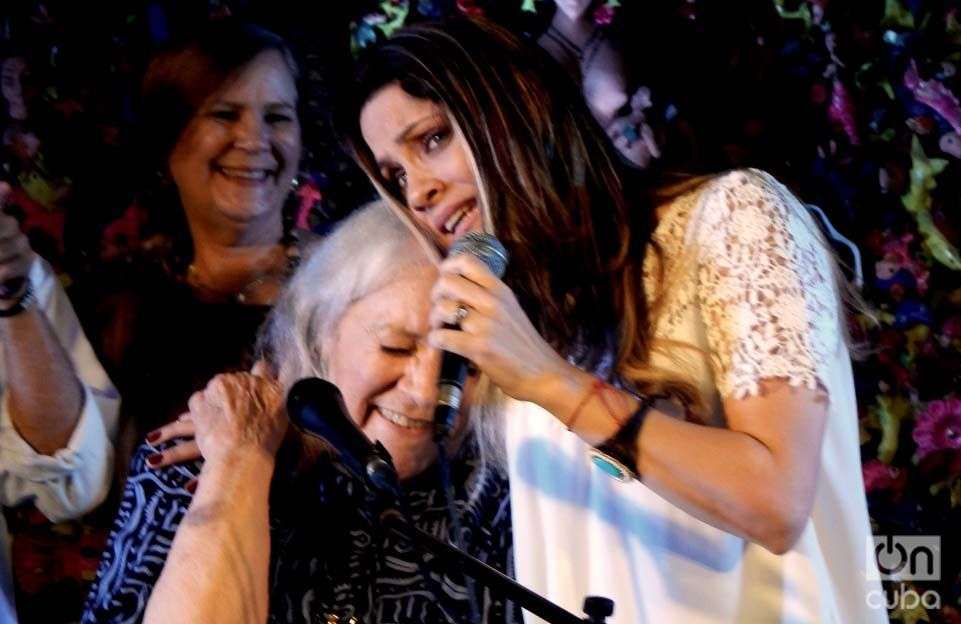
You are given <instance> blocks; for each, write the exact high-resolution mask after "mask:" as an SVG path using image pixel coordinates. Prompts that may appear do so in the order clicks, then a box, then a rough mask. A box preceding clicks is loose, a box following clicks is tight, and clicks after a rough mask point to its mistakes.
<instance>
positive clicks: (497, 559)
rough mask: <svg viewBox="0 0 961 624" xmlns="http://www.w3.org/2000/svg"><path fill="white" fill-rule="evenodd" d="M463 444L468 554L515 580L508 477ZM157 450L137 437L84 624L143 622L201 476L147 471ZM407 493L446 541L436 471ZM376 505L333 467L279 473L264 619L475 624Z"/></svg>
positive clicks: (461, 587)
mask: <svg viewBox="0 0 961 624" xmlns="http://www.w3.org/2000/svg"><path fill="white" fill-rule="evenodd" d="M464 446H465V448H464V451H463V452H462V453H461V456H460V457H458V458H457V459H456V460H454V461H453V462H452V466H451V469H452V477H453V481H454V483H455V484H456V485H455V500H456V503H455V504H456V507H457V509H458V511H459V512H460V518H461V524H462V527H461V528H462V530H463V531H464V533H465V535H466V540H465V543H466V544H467V550H468V551H469V552H470V554H472V555H474V556H475V557H478V558H479V559H481V560H482V561H485V562H486V563H488V564H489V565H491V566H493V567H494V568H497V569H499V570H501V571H502V572H505V573H507V574H509V575H513V574H512V572H513V570H512V567H513V563H512V537H511V522H510V506H509V496H508V487H507V480H506V479H505V478H504V477H503V476H501V475H500V473H499V472H497V471H495V470H493V469H482V468H481V467H480V462H479V461H478V460H477V458H476V454H475V451H474V448H473V446H472V445H469V444H465V445H464ZM156 450H157V449H156V447H153V446H150V445H147V444H145V445H143V446H141V447H140V448H139V449H138V450H137V453H136V454H135V456H134V458H133V461H132V464H131V473H130V476H129V478H128V481H127V484H126V487H125V490H124V496H123V501H122V503H121V505H120V511H119V514H118V516H117V519H116V521H115V523H114V528H113V530H112V532H111V534H110V539H109V540H108V542H107V548H106V550H105V551H104V555H103V560H102V561H101V562H100V568H99V570H98V573H97V579H96V581H95V582H94V585H93V587H92V589H91V592H90V595H89V597H88V598H87V604H86V607H85V610H84V616H83V620H82V622H83V623H84V624H93V623H97V624H106V623H111V624H114V623H115V624H121V623H126V622H139V621H141V620H142V618H143V614H144V610H145V609H146V606H147V601H148V600H149V598H150V593H151V591H152V590H153V587H154V585H155V583H156V582H157V580H158V578H159V576H160V573H161V571H162V569H163V565H164V562H165V561H166V557H167V554H168V553H169V551H170V547H171V544H172V542H173V539H174V533H175V532H176V530H177V527H178V526H179V524H180V522H181V520H182V519H183V517H184V514H185V513H186V511H187V507H188V505H189V504H190V498H191V497H190V494H189V493H188V492H187V491H186V490H185V489H184V485H186V483H187V481H189V480H190V478H191V477H192V476H193V475H195V474H197V473H198V472H199V465H197V464H194V465H180V466H172V467H170V468H167V469H164V470H159V471H155V470H150V469H148V468H147V467H146V463H145V460H146V457H147V456H148V455H150V454H151V453H154V452H156ZM280 463H281V462H278V465H280ZM280 472H281V470H280V469H278V473H280ZM282 482H284V483H282ZM404 488H405V491H406V492H407V494H408V502H409V506H410V513H411V516H412V518H413V520H414V523H415V524H416V525H417V526H418V527H419V528H421V529H423V530H426V531H427V532H429V533H431V534H432V535H434V536H436V537H439V538H441V539H446V537H447V525H448V521H447V518H448V516H447V509H446V506H445V499H444V497H443V495H442V490H441V488H440V485H439V479H438V474H437V471H436V470H435V469H429V470H427V471H425V473H423V474H421V475H419V476H417V477H415V478H414V479H412V480H411V481H410V482H406V483H405V484H404ZM382 506H383V503H381V502H379V501H378V500H377V499H376V498H375V497H374V496H372V495H371V494H369V493H368V492H366V491H365V488H364V487H363V485H362V484H361V483H359V482H357V481H356V480H355V479H354V478H353V477H352V476H351V475H350V474H349V473H347V471H346V470H345V469H344V468H343V466H341V465H340V464H338V463H336V462H331V461H321V462H318V463H317V464H316V465H315V466H313V467H312V468H310V469H309V471H306V472H302V473H301V475H300V476H299V477H298V478H288V479H281V478H280V477H277V476H276V475H275V479H274V485H273V488H272V492H271V501H270V534H271V552H270V555H271V563H270V566H271V568H270V615H269V619H268V621H269V622H271V623H278V624H279V623H292V622H297V623H305V624H307V623H309V624H328V622H351V621H352V620H351V618H356V619H355V620H353V621H356V622H361V623H367V624H373V623H375V622H379V623H384V624H387V623H393V622H418V623H420V622H431V623H435V622H436V623H455V622H456V623H458V624H459V623H462V622H469V621H471V615H470V601H469V599H468V589H467V588H468V584H467V583H466V582H465V579H464V577H463V576H462V575H461V574H459V573H458V572H457V571H450V572H448V573H447V574H443V573H441V570H442V568H440V567H437V566H430V565H428V566H426V567H423V568H422V566H421V565H419V556H420V555H419V551H415V550H413V549H412V547H411V545H410V543H409V542H407V541H406V540H405V539H404V538H402V537H398V536H396V535H395V534H393V533H390V532H388V531H386V530H384V529H383V528H382V527H381V525H380V523H379V522H377V518H378V517H379V514H380V512H381V511H382ZM427 561H428V562H430V561H431V560H430V558H429V555H428V559H427ZM422 569H424V570H430V573H431V576H432V577H433V582H430V583H428V582H425V579H424V577H423V575H422V574H421V570H422ZM435 592H437V593H439V594H440V595H437V596H435ZM475 597H476V604H477V605H478V608H479V610H480V611H481V615H482V620H483V622H487V623H501V622H505V623H513V622H521V621H522V620H521V616H520V613H519V609H517V607H516V606H515V605H513V604H511V603H507V602H505V600H504V599H503V598H502V597H501V596H499V595H492V594H491V593H489V592H488V591H486V590H485V589H483V588H482V587H480V585H479V584H478V585H476V590H475ZM183 599H184V600H189V599H190V597H189V596H184V597H183Z"/></svg>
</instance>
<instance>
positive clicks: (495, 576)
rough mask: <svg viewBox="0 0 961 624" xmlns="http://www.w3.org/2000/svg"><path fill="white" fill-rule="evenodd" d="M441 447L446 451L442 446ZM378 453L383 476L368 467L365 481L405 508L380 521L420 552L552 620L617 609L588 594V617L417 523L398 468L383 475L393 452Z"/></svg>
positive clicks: (573, 622)
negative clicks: (428, 531)
mask: <svg viewBox="0 0 961 624" xmlns="http://www.w3.org/2000/svg"><path fill="white" fill-rule="evenodd" d="M439 450H441V452H443V449H442V448H441V449H439ZM377 454H378V455H380V456H381V457H380V460H381V461H379V462H378V471H377V472H378V473H379V475H380V478H372V477H373V474H374V471H373V470H370V469H368V470H367V471H365V475H366V476H367V479H366V481H367V482H368V483H369V484H370V485H371V486H373V488H374V489H375V490H376V491H378V492H380V493H381V494H386V495H388V496H390V497H391V498H394V499H398V503H399V504H400V506H401V508H402V509H404V510H405V511H404V512H403V513H402V512H401V511H398V510H397V509H388V510H387V511H384V512H383V513H382V514H381V515H380V521H381V523H382V524H384V525H385V526H386V527H387V528H388V529H390V530H391V531H393V532H394V533H395V534H397V535H399V536H401V537H403V538H406V539H408V540H410V541H411V542H412V543H413V544H414V545H415V546H417V547H419V548H420V550H421V552H423V553H430V554H431V555H433V556H435V557H436V558H437V559H438V560H440V561H442V562H443V563H445V564H446V566H447V568H448V569H456V570H460V571H462V572H463V573H465V574H467V575H469V576H471V577H473V578H474V579H475V580H477V581H480V582H481V583H482V584H483V585H485V586H486V587H488V588H490V589H492V590H494V591H498V592H500V593H501V594H502V595H503V596H505V597H506V598H507V599H508V600H510V601H512V602H515V603H517V605H519V606H520V607H521V608H522V609H525V610H527V611H529V612H531V613H533V614H534V615H536V616H537V617H539V618H541V619H542V620H544V621H545V622H548V623H549V624H585V623H587V624H604V623H605V622H606V619H607V618H608V617H609V616H611V615H612V614H613V613H614V601H613V600H611V599H609V598H603V597H600V596H588V597H587V598H585V599H584V613H586V614H587V617H586V618H581V617H578V616H576V615H574V614H573V613H571V612H570V611H568V610H566V609H564V608H562V607H560V606H558V605H556V604H554V603H553V602H551V601H550V600H548V599H547V598H544V597H543V596H541V595H540V594H538V593H537V592H534V591H531V590H530V589H527V588H526V587H524V586H523V585H521V584H520V583H518V582H517V581H515V580H514V579H512V578H511V577H509V576H507V575H506V574H503V573H502V572H500V571H498V570H496V569H494V568H492V567H491V566H489V565H487V564H486V563H484V562H483V561H480V560H479V559H476V558H475V557H472V556H471V555H469V554H467V553H466V552H464V551H462V550H460V549H459V548H457V547H456V546H453V545H451V544H448V543H447V542H444V541H442V540H439V539H437V538H436V537H434V536H433V535H431V534H430V533H427V532H426V531H424V530H422V529H419V528H417V527H416V526H414V524H413V522H411V520H410V517H409V514H407V513H406V505H404V501H403V492H402V491H401V489H400V487H399V484H398V479H397V476H396V472H394V474H393V476H392V477H388V478H384V476H385V475H384V471H385V470H390V471H393V470H394V462H393V461H392V460H391V458H390V454H389V453H388V452H387V449H386V448H384V447H383V446H382V445H380V444H378V445H377Z"/></svg>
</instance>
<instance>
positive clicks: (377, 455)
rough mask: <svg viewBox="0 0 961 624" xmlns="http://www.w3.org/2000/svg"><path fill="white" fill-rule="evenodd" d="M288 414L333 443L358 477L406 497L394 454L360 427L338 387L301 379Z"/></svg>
mask: <svg viewBox="0 0 961 624" xmlns="http://www.w3.org/2000/svg"><path fill="white" fill-rule="evenodd" d="M287 414H288V415H289V416H290V420H291V421H292V422H293V423H294V424H295V425H297V427H299V428H300V429H301V430H303V431H304V432H305V433H307V434H309V435H313V436H315V437H318V438H321V439H323V440H325V441H326V442H327V443H328V444H329V445H330V446H332V447H333V448H334V450H336V451H337V453H338V455H339V457H340V460H341V462H342V463H343V464H344V466H345V467H346V468H347V469H348V470H349V471H350V472H351V474H353V475H354V476H355V477H357V478H358V479H360V480H362V481H365V482H370V483H371V484H372V485H373V486H374V487H375V488H377V489H378V490H380V491H382V492H387V493H390V494H394V495H397V496H402V494H401V490H400V485H399V483H398V479H397V471H396V470H394V464H393V462H392V461H391V458H390V453H388V452H387V449H385V448H384V446H383V445H382V444H381V443H380V442H377V443H376V444H375V443H373V442H371V441H370V440H369V439H368V438H367V436H366V435H364V432H363V431H361V430H360V429H358V428H357V425H356V424H355V423H354V421H353V420H352V419H351V417H350V415H349V414H348V413H347V407H346V406H345V405H344V398H343V397H342V396H341V394H340V390H338V389H337V386H335V385H334V384H332V383H330V382H329V381H326V380H324V379H320V378H318V377H306V378H304V379H301V380H299V381H298V382H297V383H295V384H294V385H293V386H291V388H290V392H288V393H287Z"/></svg>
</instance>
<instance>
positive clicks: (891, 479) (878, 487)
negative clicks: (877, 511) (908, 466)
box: [861, 459, 907, 494]
mask: <svg viewBox="0 0 961 624" xmlns="http://www.w3.org/2000/svg"><path fill="white" fill-rule="evenodd" d="M861 474H862V476H863V477H864V490H865V491H866V492H867V493H868V494H870V493H872V492H880V491H884V490H894V491H895V492H900V491H901V489H903V486H904V483H905V480H906V478H907V475H906V474H905V473H904V472H903V471H902V470H901V469H900V468H896V467H894V466H889V465H888V464H885V463H884V462H883V461H881V460H880V459H872V460H871V461H868V462H865V463H864V465H863V466H861Z"/></svg>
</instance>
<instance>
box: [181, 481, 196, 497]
mask: <svg viewBox="0 0 961 624" xmlns="http://www.w3.org/2000/svg"><path fill="white" fill-rule="evenodd" d="M184 489H185V490H187V491H188V492H190V493H191V494H193V493H194V492H196V491H197V480H196V479H191V480H190V481H187V485H185V486H184Z"/></svg>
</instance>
